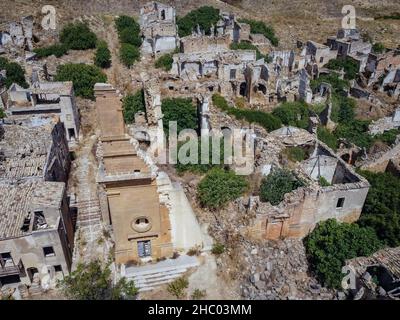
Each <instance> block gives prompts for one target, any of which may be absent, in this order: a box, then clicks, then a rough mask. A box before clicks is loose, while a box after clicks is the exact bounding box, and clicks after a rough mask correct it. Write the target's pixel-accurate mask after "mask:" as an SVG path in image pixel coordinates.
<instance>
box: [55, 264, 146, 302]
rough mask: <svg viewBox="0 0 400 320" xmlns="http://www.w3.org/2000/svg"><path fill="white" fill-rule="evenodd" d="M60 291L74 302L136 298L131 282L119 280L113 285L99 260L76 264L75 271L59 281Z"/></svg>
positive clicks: (107, 269) (109, 272) (107, 268)
mask: <svg viewBox="0 0 400 320" xmlns="http://www.w3.org/2000/svg"><path fill="white" fill-rule="evenodd" d="M59 287H60V288H61V291H62V292H63V293H64V294H65V295H66V296H67V298H69V299H74V300H123V299H130V298H133V297H135V296H136V294H137V292H138V290H137V289H136V287H135V284H134V282H133V281H127V280H126V279H125V278H122V279H120V280H119V281H118V282H117V283H116V284H114V282H113V280H112V277H111V270H110V268H109V267H108V266H106V267H105V268H103V267H102V266H101V263H100V261H99V260H94V261H91V262H89V263H85V264H83V263H80V264H78V266H77V268H76V270H75V271H73V272H72V273H71V274H70V275H68V276H66V277H65V278H64V279H63V280H61V281H60V283H59Z"/></svg>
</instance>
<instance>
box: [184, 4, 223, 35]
mask: <svg viewBox="0 0 400 320" xmlns="http://www.w3.org/2000/svg"><path fill="white" fill-rule="evenodd" d="M218 20H219V9H215V8H213V7H210V6H203V7H200V8H198V9H195V10H192V11H190V12H189V13H188V14H187V15H185V16H184V17H182V18H179V17H178V18H177V21H176V24H177V25H178V33H179V36H180V37H185V36H189V35H191V34H192V31H193V30H194V29H195V28H196V27H197V25H199V26H200V29H201V30H203V31H204V32H205V33H206V34H207V35H210V33H211V26H212V25H214V26H215V25H216V24H217V22H218Z"/></svg>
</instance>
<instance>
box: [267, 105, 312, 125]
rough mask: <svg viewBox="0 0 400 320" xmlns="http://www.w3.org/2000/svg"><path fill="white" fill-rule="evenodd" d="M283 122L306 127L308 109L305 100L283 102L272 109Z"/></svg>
mask: <svg viewBox="0 0 400 320" xmlns="http://www.w3.org/2000/svg"><path fill="white" fill-rule="evenodd" d="M272 114H273V115H274V116H275V117H277V118H279V119H280V120H281V121H282V123H283V124H285V125H290V126H295V127H299V128H303V129H307V127H308V118H309V109H308V107H307V104H306V103H305V102H285V103H282V104H281V105H279V106H278V107H277V108H275V109H274V111H272Z"/></svg>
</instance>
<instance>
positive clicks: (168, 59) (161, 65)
mask: <svg viewBox="0 0 400 320" xmlns="http://www.w3.org/2000/svg"><path fill="white" fill-rule="evenodd" d="M173 62H174V59H172V54H170V53H167V54H164V55H162V56H161V57H159V58H158V59H157V60H156V63H155V67H156V68H158V69H164V70H165V71H169V70H171V68H172V63H173Z"/></svg>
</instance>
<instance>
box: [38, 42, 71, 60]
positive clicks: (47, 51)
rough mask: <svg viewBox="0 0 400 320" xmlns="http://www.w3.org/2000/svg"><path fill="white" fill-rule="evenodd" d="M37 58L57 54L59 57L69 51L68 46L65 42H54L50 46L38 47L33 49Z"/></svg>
mask: <svg viewBox="0 0 400 320" xmlns="http://www.w3.org/2000/svg"><path fill="white" fill-rule="evenodd" d="M33 51H34V52H35V53H36V57H37V58H39V59H40V58H44V57H48V56H51V55H55V56H56V57H57V58H59V57H61V56H63V55H64V54H66V53H67V52H68V47H67V46H66V45H65V44H54V45H52V46H48V47H42V48H37V49H34V50H33Z"/></svg>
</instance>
